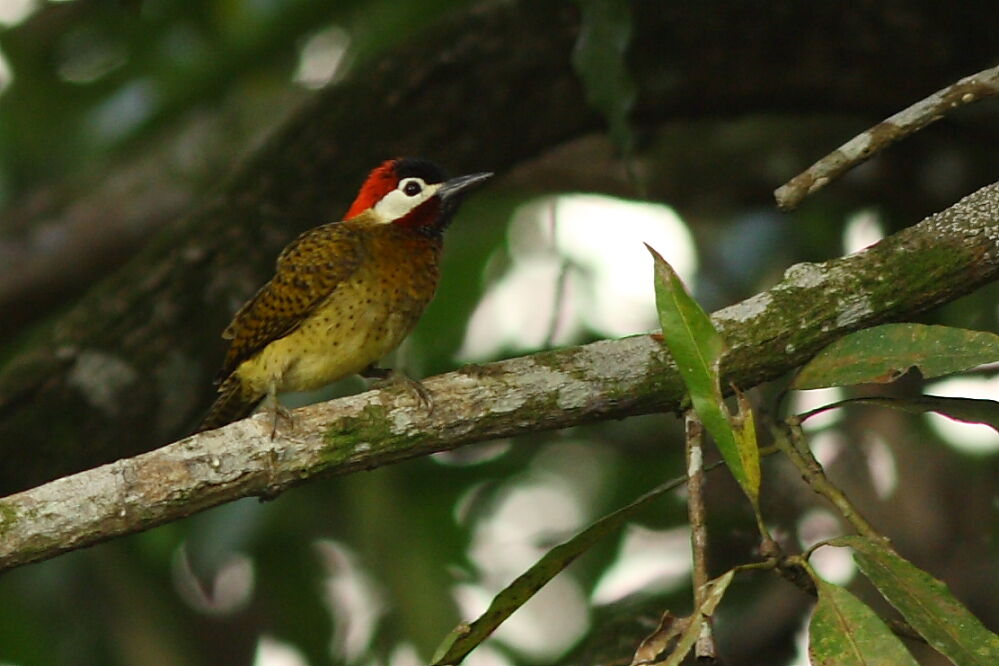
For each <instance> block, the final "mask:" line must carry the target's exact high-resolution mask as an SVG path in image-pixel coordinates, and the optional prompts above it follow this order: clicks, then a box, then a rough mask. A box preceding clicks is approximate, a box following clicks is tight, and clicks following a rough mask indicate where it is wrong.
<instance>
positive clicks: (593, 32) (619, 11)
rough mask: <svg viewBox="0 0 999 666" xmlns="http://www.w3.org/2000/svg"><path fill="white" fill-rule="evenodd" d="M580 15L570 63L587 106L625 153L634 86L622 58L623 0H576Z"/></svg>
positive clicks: (627, 21) (627, 34) (627, 17)
mask: <svg viewBox="0 0 999 666" xmlns="http://www.w3.org/2000/svg"><path fill="white" fill-rule="evenodd" d="M579 5H580V8H581V9H582V16H581V20H580V27H579V37H578V38H577V41H576V46H575V48H574V50H573V53H572V64H573V67H575V69H576V73H577V74H578V75H579V78H580V80H581V81H582V82H583V86H584V88H585V89H586V99H587V101H588V102H589V103H590V106H592V107H593V108H595V109H596V110H597V111H599V112H600V113H602V114H603V116H604V118H606V119H607V124H608V126H609V127H610V135H611V139H612V140H613V141H614V144H615V145H616V146H618V148H619V149H620V150H621V151H622V152H624V153H628V152H629V151H630V150H631V147H632V144H633V137H632V132H631V127H630V125H629V124H628V114H629V113H631V109H632V107H633V106H634V104H635V99H636V96H637V87H636V86H635V82H634V79H633V78H632V77H631V74H630V73H629V72H628V66H627V61H626V56H627V50H628V45H629V44H630V43H631V26H632V20H631V11H630V8H629V6H628V5H629V3H628V1H627V0H579Z"/></svg>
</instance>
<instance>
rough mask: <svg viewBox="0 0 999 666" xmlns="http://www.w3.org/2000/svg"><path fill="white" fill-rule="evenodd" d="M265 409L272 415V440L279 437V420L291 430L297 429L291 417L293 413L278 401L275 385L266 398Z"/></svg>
mask: <svg viewBox="0 0 999 666" xmlns="http://www.w3.org/2000/svg"><path fill="white" fill-rule="evenodd" d="M263 407H264V409H265V410H267V411H269V412H270V413H271V439H274V437H275V436H276V435H277V427H278V421H279V420H284V421H285V422H286V423H288V427H289V429H291V430H294V429H295V418H294V417H293V416H292V415H291V411H290V410H289V409H288V408H287V407H285V406H284V405H282V404H281V402H280V401H279V400H278V397H277V386H276V385H275V384H273V383H271V385H270V387H269V388H268V390H267V396H266V397H264V404H263Z"/></svg>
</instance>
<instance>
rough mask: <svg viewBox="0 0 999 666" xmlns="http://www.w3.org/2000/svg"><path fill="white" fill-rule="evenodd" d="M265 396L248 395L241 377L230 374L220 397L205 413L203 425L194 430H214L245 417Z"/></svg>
mask: <svg viewBox="0 0 999 666" xmlns="http://www.w3.org/2000/svg"><path fill="white" fill-rule="evenodd" d="M263 398H264V396H263V395H247V394H246V393H244V391H243V386H242V384H241V383H240V381H239V377H237V376H235V375H230V376H229V378H228V379H226V380H225V381H224V382H222V385H221V386H219V397H218V398H216V399H215V402H214V403H213V404H212V406H211V409H209V410H208V413H207V414H205V418H204V419H202V420H201V425H199V426H198V428H197V429H196V430H195V431H194V432H196V433H198V432H204V431H205V430H214V429H215V428H221V427H222V426H224V425H226V424H229V423H232V422H233V421H238V420H240V419H244V418H246V417H247V416H249V415H250V414H251V413H253V410H254V409H255V408H256V406H257V405H259V404H260V401H261V400H263Z"/></svg>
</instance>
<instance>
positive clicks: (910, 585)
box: [830, 536, 999, 666]
mask: <svg viewBox="0 0 999 666" xmlns="http://www.w3.org/2000/svg"><path fill="white" fill-rule="evenodd" d="M830 543H831V544H832V545H835V546H849V547H851V548H853V556H854V559H855V560H856V561H857V566H859V567H860V570H861V571H863V572H864V575H865V576H867V578H869V579H870V581H871V582H872V583H874V585H875V587H877V588H878V590H879V591H880V592H881V594H882V595H883V596H884V598H885V599H887V600H888V602H889V603H890V604H891V605H892V606H894V607H895V608H896V609H898V611H899V612H900V613H901V614H902V616H903V617H904V618H905V619H906V621H907V622H908V623H909V624H910V625H912V627H913V628H914V629H915V630H916V631H918V632H919V633H920V635H922V636H923V638H925V639H926V641H927V642H928V643H929V644H930V645H932V646H933V647H934V648H935V649H936V650H937V651H939V652H940V653H941V654H943V655H944V656H945V657H947V658H948V659H950V660H951V662H953V663H954V664H957V665H958V666H994V665H995V664H999V636H997V635H996V634H994V633H993V632H991V631H989V630H988V629H986V628H985V625H983V624H982V623H981V622H980V621H979V620H978V618H976V617H975V616H974V615H972V614H971V613H970V612H969V611H968V609H967V608H965V607H964V606H963V605H961V603H960V602H959V601H958V600H957V599H956V598H955V597H954V595H953V594H951V592H950V590H948V589H947V586H946V585H944V584H943V583H942V582H941V581H939V580H937V579H936V578H934V577H933V576H931V575H930V574H928V573H926V572H925V571H923V570H921V569H919V568H917V567H915V566H913V565H912V564H911V563H910V562H908V561H907V560H905V559H903V558H902V557H901V556H899V555H898V553H896V552H895V551H893V550H892V549H891V548H890V547H888V546H887V545H886V544H883V543H879V542H877V541H874V540H872V539H867V538H864V537H859V536H847V537H840V538H838V539H835V540H833V541H831V542H830Z"/></svg>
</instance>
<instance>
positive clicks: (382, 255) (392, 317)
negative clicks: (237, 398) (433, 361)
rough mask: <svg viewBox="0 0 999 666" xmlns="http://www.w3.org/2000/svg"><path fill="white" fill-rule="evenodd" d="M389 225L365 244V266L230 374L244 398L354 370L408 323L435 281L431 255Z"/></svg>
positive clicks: (308, 386) (392, 343) (389, 345)
mask: <svg viewBox="0 0 999 666" xmlns="http://www.w3.org/2000/svg"><path fill="white" fill-rule="evenodd" d="M394 235H395V233H394V232H393V231H392V230H391V227H388V228H386V229H385V231H384V232H382V231H381V230H378V231H375V233H373V234H371V236H369V237H368V238H367V239H366V240H367V242H368V244H369V245H370V247H369V248H368V249H369V251H370V253H371V254H370V255H369V256H370V257H371V259H372V260H371V261H368V262H365V264H363V265H362V267H361V268H359V269H358V270H357V271H356V272H355V273H354V275H352V276H351V277H350V278H348V279H347V280H345V281H343V282H341V283H340V284H339V285H338V286H337V287H336V289H335V290H334V291H333V292H332V293H331V294H330V295H329V297H328V298H327V299H326V301H325V302H324V303H323V305H322V306H320V307H319V308H318V309H317V310H316V311H315V312H313V313H312V314H311V315H310V316H309V317H308V318H307V319H306V320H305V321H303V322H302V323H301V324H300V325H299V326H298V328H296V329H295V330H294V331H293V332H291V333H290V334H288V335H286V336H285V337H283V338H280V339H277V340H274V341H273V342H271V343H270V344H268V345H267V346H266V347H265V348H264V349H262V350H261V351H260V352H258V353H257V354H256V355H254V356H253V357H252V358H250V359H248V360H246V361H244V362H243V363H241V364H240V365H239V367H238V368H237V369H236V371H235V374H236V375H238V376H239V378H240V380H241V384H242V387H243V392H244V395H250V394H253V395H263V394H265V393H269V392H271V391H274V392H277V393H284V392H292V391H308V390H313V389H317V388H320V387H322V386H325V385H326V384H329V383H331V382H334V381H336V380H338V379H341V378H343V377H346V376H349V375H352V374H355V373H357V372H360V371H361V370H363V369H364V368H366V367H367V366H368V365H370V364H372V363H375V362H376V361H378V360H379V359H381V358H383V357H384V356H386V355H387V354H389V353H390V352H391V351H392V350H393V349H395V348H396V347H397V346H399V344H400V343H401V342H402V340H403V339H404V338H405V337H406V335H408V334H409V332H410V331H411V330H412V329H413V327H414V326H415V325H416V323H417V321H418V320H419V317H420V315H421V314H422V313H423V310H424V308H425V307H426V305H427V303H428V302H429V301H430V299H431V298H432V296H433V293H434V290H435V287H436V282H437V266H436V259H437V257H436V255H437V249H436V248H434V247H433V246H432V245H430V244H425V243H423V242H419V241H417V242H415V243H413V244H410V243H405V242H400V239H398V238H394V237H393V236H394Z"/></svg>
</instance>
